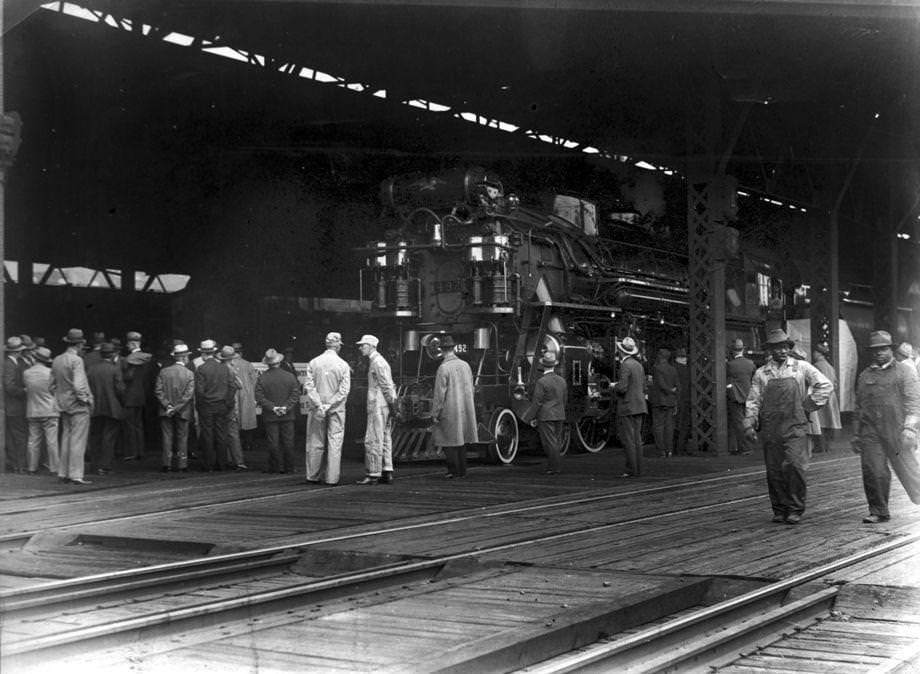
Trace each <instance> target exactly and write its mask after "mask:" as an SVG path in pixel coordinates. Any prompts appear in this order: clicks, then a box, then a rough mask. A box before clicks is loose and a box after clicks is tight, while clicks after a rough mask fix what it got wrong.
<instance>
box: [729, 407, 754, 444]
mask: <svg viewBox="0 0 920 674" xmlns="http://www.w3.org/2000/svg"><path fill="white" fill-rule="evenodd" d="M744 415H745V404H744V403H736V402H735V401H734V400H729V401H728V453H729V454H750V453H751V452H753V451H754V447H753V446H752V445H751V441H750V440H748V439H747V438H746V437H744Z"/></svg>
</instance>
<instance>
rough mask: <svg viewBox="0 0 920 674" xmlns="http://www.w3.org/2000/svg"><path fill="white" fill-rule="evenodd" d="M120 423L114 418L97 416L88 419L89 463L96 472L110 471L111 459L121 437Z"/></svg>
mask: <svg viewBox="0 0 920 674" xmlns="http://www.w3.org/2000/svg"><path fill="white" fill-rule="evenodd" d="M121 423H122V422H121V421H120V420H118V419H116V418H114V417H105V416H98V417H93V418H92V419H90V422H89V452H90V462H91V463H92V464H93V468H95V469H96V470H112V458H113V457H114V456H115V447H116V446H117V445H118V440H119V438H120V437H121Z"/></svg>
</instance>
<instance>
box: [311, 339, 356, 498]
mask: <svg viewBox="0 0 920 674" xmlns="http://www.w3.org/2000/svg"><path fill="white" fill-rule="evenodd" d="M341 349H342V335H340V334H339V333H338V332H330V333H329V334H328V335H326V350H325V351H324V352H323V353H322V354H320V355H319V356H317V357H316V358H314V359H313V360H311V361H310V363H309V365H308V366H307V377H306V380H305V381H304V385H303V387H304V391H305V392H306V394H307V401H308V405H309V416H308V417H307V482H311V483H317V484H318V483H319V482H321V481H322V480H320V473H321V472H322V469H323V455H324V454H325V457H326V471H325V475H324V481H325V483H326V484H328V485H334V484H338V482H339V472H340V466H341V462H342V441H343V440H344V438H345V401H346V400H347V399H348V391H349V390H350V389H351V368H349V367H348V363H346V362H345V361H344V360H343V359H342V358H341V356H339V351H341Z"/></svg>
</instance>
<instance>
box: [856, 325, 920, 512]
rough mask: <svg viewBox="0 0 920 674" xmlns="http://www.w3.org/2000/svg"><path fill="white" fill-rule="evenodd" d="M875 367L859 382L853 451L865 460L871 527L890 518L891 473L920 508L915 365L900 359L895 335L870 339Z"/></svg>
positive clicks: (919, 389) (919, 387)
mask: <svg viewBox="0 0 920 674" xmlns="http://www.w3.org/2000/svg"><path fill="white" fill-rule="evenodd" d="M869 352H870V354H871V358H872V364H871V365H869V367H867V368H866V369H865V370H863V371H862V372H860V374H859V378H858V379H857V380H856V412H855V414H856V430H855V432H854V434H853V439H852V445H853V451H854V452H856V453H857V454H859V455H860V465H861V467H862V478H863V489H864V491H865V493H866V500H867V501H868V503H869V515H868V516H867V517H864V518H863V522H864V523H866V524H878V523H880V522H887V521H888V520H889V519H891V513H890V512H889V510H888V496H889V493H890V490H891V470H890V469H889V465H890V466H891V468H894V472H895V475H897V476H898V480H899V481H900V482H901V485H902V486H903V487H904V491H906V492H907V495H908V497H910V500H911V501H912V502H913V503H915V504H917V505H920V465H918V463H917V453H916V449H917V435H918V432H920V381H918V378H917V373H916V372H915V371H914V369H913V367H911V365H909V364H907V363H905V362H899V361H897V360H895V358H894V354H893V352H892V342H891V335H890V334H889V333H887V332H885V331H884V330H878V331H875V332H872V333H870V334H869Z"/></svg>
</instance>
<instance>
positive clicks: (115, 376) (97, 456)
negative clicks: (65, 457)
mask: <svg viewBox="0 0 920 674" xmlns="http://www.w3.org/2000/svg"><path fill="white" fill-rule="evenodd" d="M98 353H99V358H100V360H99V362H98V363H96V364H95V365H93V366H92V367H91V368H89V372H88V373H87V375H86V376H87V378H88V379H89V388H90V390H91V391H92V392H93V400H94V401H95V402H94V404H93V417H92V421H91V422H90V427H89V446H90V460H91V461H92V464H93V468H95V470H96V474H98V475H108V474H109V473H111V472H112V459H113V458H114V457H115V447H116V446H117V445H118V439H119V436H120V435H121V419H122V417H123V416H124V401H125V390H126V389H127V387H126V386H125V382H124V379H123V377H122V369H121V367H119V366H118V365H116V364H115V347H114V346H113V345H112V343H111V342H103V343H102V344H100V345H99V351H98Z"/></svg>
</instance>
